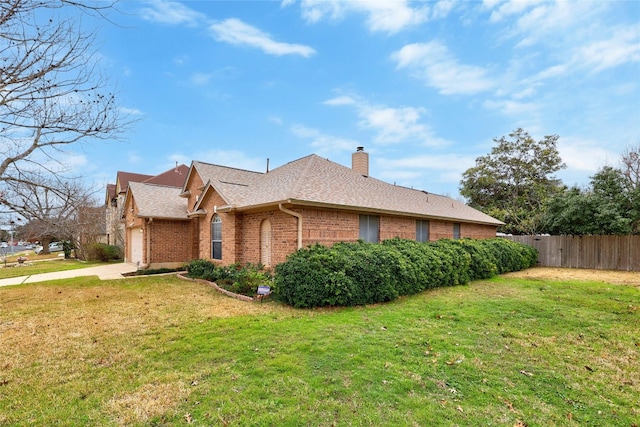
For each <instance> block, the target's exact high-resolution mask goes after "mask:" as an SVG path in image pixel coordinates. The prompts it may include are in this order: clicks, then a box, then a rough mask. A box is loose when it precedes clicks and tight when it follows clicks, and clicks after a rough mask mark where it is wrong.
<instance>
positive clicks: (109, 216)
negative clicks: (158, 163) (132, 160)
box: [105, 165, 189, 248]
mask: <svg viewBox="0 0 640 427" xmlns="http://www.w3.org/2000/svg"><path fill="white" fill-rule="evenodd" d="M187 172H189V167H188V166H187V165H176V167H175V168H172V169H170V170H168V171H166V172H163V173H161V174H159V175H145V174H140V173H133V172H122V171H118V173H117V174H116V183H115V184H107V191H106V193H105V212H106V225H105V233H106V235H105V240H106V241H105V243H107V244H109V245H114V246H120V247H122V248H124V233H125V226H124V223H123V222H122V214H123V207H124V198H125V195H126V194H127V190H128V189H129V183H130V182H147V183H150V184H160V185H168V186H172V187H182V184H184V179H185V178H186V176H187Z"/></svg>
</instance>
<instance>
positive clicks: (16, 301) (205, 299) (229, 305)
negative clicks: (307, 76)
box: [0, 276, 287, 424]
mask: <svg viewBox="0 0 640 427" xmlns="http://www.w3.org/2000/svg"><path fill="white" fill-rule="evenodd" d="M274 309H275V310H276V311H278V310H280V308H278V307H274V305H273V304H262V305H260V304H251V303H245V302H241V301H238V300H235V299H232V298H228V297H224V296H222V295H220V294H218V293H217V292H215V291H214V290H213V289H211V288H209V287H207V286H203V285H202V284H199V283H191V282H185V281H178V280H176V279H175V277H171V276H167V277H148V278H147V277H144V278H142V277H137V278H132V279H124V280H118V281H104V282H103V281H100V280H99V279H97V278H95V277H82V278H77V279H68V280H61V281H55V282H47V283H42V284H30V285H22V286H15V287H10V288H0V348H1V349H2V351H0V397H2V395H3V394H4V395H5V396H11V395H17V396H20V395H24V392H22V391H21V390H30V391H31V392H30V393H29V394H27V395H26V396H25V398H23V399H20V400H19V401H15V402H13V404H12V407H11V408H5V409H6V410H7V411H8V412H6V413H7V414H10V412H11V410H12V409H14V410H17V411H21V412H24V411H26V412H29V411H30V409H28V408H29V407H30V406H33V407H34V408H38V407H39V406H40V405H39V404H37V403H36V402H37V401H40V400H49V401H50V402H51V406H52V407H51V408H50V410H51V411H52V413H51V414H50V417H51V418H49V419H47V418H46V416H45V417H44V418H41V415H38V417H40V418H37V419H39V420H40V421H42V420H43V419H44V420H47V421H49V422H52V423H53V422H55V423H57V422H58V421H59V420H60V419H64V417H65V415H64V413H60V412H58V411H56V409H55V406H56V405H58V406H61V407H68V408H70V409H71V410H72V409H73V405H74V404H71V403H70V402H69V401H68V400H71V401H74V400H79V401H82V402H85V401H86V402H87V403H83V404H87V405H89V404H90V403H89V401H91V400H94V402H93V405H94V406H93V409H92V410H91V411H89V412H101V411H102V410H100V409H99V408H106V409H103V410H104V411H106V412H107V413H113V414H114V417H115V419H117V420H118V422H121V423H122V424H128V420H139V422H140V423H142V424H144V421H143V419H144V418H145V417H153V416H157V415H158V414H159V411H160V409H159V408H160V407H162V406H166V409H167V410H169V409H170V408H171V407H173V405H174V404H176V403H177V402H178V401H179V400H180V399H182V398H183V397H184V396H185V395H186V394H185V393H187V391H188V389H187V388H186V387H185V386H184V383H185V382H186V383H187V384H188V383H189V379H188V378H187V379H175V378H170V379H167V378H163V377H160V378H157V377H153V378H147V376H145V375H140V376H138V375H136V376H135V377H134V378H131V377H130V375H131V372H136V371H137V369H138V368H137V367H138V366H144V365H145V363H146V362H145V351H144V348H145V347H150V348H156V347H160V348H162V347H163V345H165V344H166V343H168V342H171V341H173V340H176V339H179V338H180V336H181V328H182V327H184V326H185V325H192V324H198V323H204V322H207V321H209V320H211V319H214V318H228V317H233V316H245V315H259V314H265V313H268V312H272V311H273V310H274ZM281 309H282V310H285V311H286V310H287V309H286V308H281ZM83 378H91V381H90V382H86V381H85V380H82V379H83ZM79 379H80V381H78V380H79ZM122 384H127V386H125V388H128V387H135V388H134V389H133V390H132V391H122ZM61 388H62V389H64V392H63V391H62V390H61ZM61 395H62V396H65V397H63V398H62V399H63V400H64V401H63V402H60V401H59V400H60V399H61V397H60V396H61ZM31 399H33V400H31ZM135 400H139V402H138V403H137V404H135V405H133V403H132V402H134V401H135ZM5 409H2V410H0V413H3V412H5ZM34 411H38V410H37V409H34ZM7 416H9V415H7ZM35 416H36V415H34V417H35ZM3 417H5V416H4V415H3V416H0V424H3V423H9V424H12V422H13V423H15V420H11V419H9V420H7V419H6V418H5V419H3ZM26 422H27V423H28V420H26ZM76 422H79V421H76ZM136 422H138V421H136ZM69 423H70V424H73V423H72V422H69ZM89 424H90V422H89Z"/></svg>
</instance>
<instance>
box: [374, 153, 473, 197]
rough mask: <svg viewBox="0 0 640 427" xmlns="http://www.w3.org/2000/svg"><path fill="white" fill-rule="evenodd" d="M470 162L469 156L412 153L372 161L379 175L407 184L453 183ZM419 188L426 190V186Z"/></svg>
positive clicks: (469, 165)
mask: <svg viewBox="0 0 640 427" xmlns="http://www.w3.org/2000/svg"><path fill="white" fill-rule="evenodd" d="M474 162H475V159H474V158H473V157H471V156H464V155H457V154H421V155H413V154H412V155H408V156H405V157H399V158H377V159H376V160H375V164H376V168H377V169H378V171H379V177H380V178H382V179H384V180H387V181H389V182H393V183H397V184H398V185H404V186H407V187H414V186H415V183H420V182H429V183H431V184H436V183H438V184H448V185H451V184H453V185H457V184H459V182H460V177H461V176H462V173H463V172H464V171H465V170H466V169H468V168H469V167H471V166H473V165H474ZM420 189H421V190H426V191H429V188H428V187H427V188H420Z"/></svg>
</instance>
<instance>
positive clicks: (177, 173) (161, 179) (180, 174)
mask: <svg viewBox="0 0 640 427" xmlns="http://www.w3.org/2000/svg"><path fill="white" fill-rule="evenodd" d="M188 172H189V166H187V165H179V166H178V165H176V167H175V168H173V169H169V170H168V171H166V172H163V173H161V174H160V175H156V176H152V177H151V178H148V179H146V180H144V181H142V182H146V183H149V184H158V185H167V186H169V187H181V188H182V185H183V184H184V180H185V179H186V178H187V173H188Z"/></svg>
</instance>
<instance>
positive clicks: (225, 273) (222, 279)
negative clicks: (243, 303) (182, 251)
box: [186, 259, 272, 296]
mask: <svg viewBox="0 0 640 427" xmlns="http://www.w3.org/2000/svg"><path fill="white" fill-rule="evenodd" d="M186 270H187V275H188V276H189V277H191V278H197V279H204V280H208V281H210V282H215V283H216V284H217V285H218V286H220V287H221V288H223V289H226V290H228V291H230V292H233V293H236V294H242V295H247V296H254V295H256V293H257V292H258V286H260V285H268V286H272V280H271V275H270V274H269V273H268V272H266V271H264V267H263V266H261V265H254V264H245V265H241V264H232V265H228V266H221V265H217V264H215V263H213V262H211V261H208V260H203V259H199V260H194V261H191V262H190V263H189V264H187V266H186Z"/></svg>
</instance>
